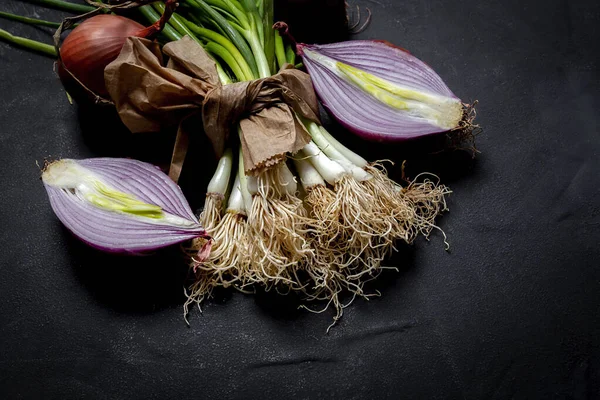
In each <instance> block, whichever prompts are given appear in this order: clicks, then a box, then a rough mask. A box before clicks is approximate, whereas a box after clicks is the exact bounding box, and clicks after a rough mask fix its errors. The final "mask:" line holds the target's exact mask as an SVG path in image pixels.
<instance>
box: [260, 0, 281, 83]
mask: <svg viewBox="0 0 600 400" xmlns="http://www.w3.org/2000/svg"><path fill="white" fill-rule="evenodd" d="M260 5H261V6H262V7H263V12H262V14H261V15H262V22H263V29H264V33H265V46H264V48H265V54H266V56H267V62H268V63H269V66H270V67H271V72H272V73H273V74H275V73H277V64H276V60H275V59H276V55H275V29H273V18H274V13H275V9H274V3H273V0H262V1H260Z"/></svg>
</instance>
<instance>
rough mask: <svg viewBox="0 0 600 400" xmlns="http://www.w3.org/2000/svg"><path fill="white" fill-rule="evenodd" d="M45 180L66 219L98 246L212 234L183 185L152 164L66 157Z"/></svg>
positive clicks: (132, 249) (131, 246)
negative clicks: (192, 206)
mask: <svg viewBox="0 0 600 400" xmlns="http://www.w3.org/2000/svg"><path fill="white" fill-rule="evenodd" d="M42 181H43V183H44V186H45V187H46V191H47V192H48V197H49V199H50V204H51V206H52V209H53V210H54V212H55V214H56V216H57V217H58V218H59V219H60V221H61V222H62V223H63V224H64V225H65V226H66V227H67V228H68V229H69V230H70V231H71V232H73V234H75V236H77V237H78V238H80V239H81V240H82V241H84V242H86V243H88V244H89V245H91V246H93V247H96V248H98V249H101V250H104V251H109V252H116V253H132V254H135V253H140V252H145V251H149V250H155V249H159V248H162V247H166V246H169V245H172V244H175V243H179V242H183V241H185V240H188V239H193V238H197V237H204V238H208V235H207V234H206V232H205V230H204V228H203V227H202V226H201V225H200V222H198V219H197V218H196V216H195V215H194V213H193V212H192V210H191V209H190V206H189V205H188V203H187V201H186V199H185V197H184V195H183V193H182V192H181V189H180V188H179V186H177V185H176V184H175V183H174V182H173V181H172V180H170V179H169V177H168V176H167V175H165V174H164V173H163V172H162V171H160V169H158V168H157V167H155V166H153V165H151V164H147V163H144V162H141V161H137V160H129V159H120V158H93V159H86V160H71V159H62V160H58V161H55V162H52V163H50V164H48V165H47V166H46V167H45V168H44V171H43V173H42ZM204 250H207V249H204Z"/></svg>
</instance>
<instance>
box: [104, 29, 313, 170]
mask: <svg viewBox="0 0 600 400" xmlns="http://www.w3.org/2000/svg"><path fill="white" fill-rule="evenodd" d="M163 53H164V54H165V55H166V56H168V57H169V61H168V63H167V65H166V66H163V65H164V61H163V55H162V54H161V52H160V47H159V45H158V44H157V43H155V42H152V41H150V40H147V39H140V38H134V37H131V38H128V39H127V41H126V43H125V45H124V46H123V50H122V51H121V53H120V55H119V57H118V58H117V59H116V60H115V61H113V62H112V63H111V64H109V65H108V66H107V67H106V69H105V73H104V77H105V81H106V87H107V89H108V92H109V94H110V96H111V98H112V99H113V101H114V103H115V106H116V108H117V111H118V112H119V115H120V117H121V120H122V121H123V123H124V124H125V125H126V126H127V127H128V128H129V129H130V130H131V131H132V132H134V133H138V132H153V131H159V130H160V129H161V128H163V127H165V126H168V125H173V124H179V130H178V134H177V140H176V143H175V149H174V151H173V157H172V161H171V168H170V171H169V176H171V178H173V179H174V180H175V181H177V179H178V178H179V174H180V172H181V167H182V165H183V160H184V159H185V154H186V152H187V145H188V138H189V135H190V134H192V132H193V131H199V130H200V129H201V127H200V126H199V125H200V124H201V125H202V127H203V128H204V132H205V133H206V135H207V136H208V138H209V139H210V141H211V143H212V145H213V148H214V151H215V153H216V155H217V156H219V157H220V156H221V155H222V154H223V152H224V150H225V147H226V144H227V141H228V138H229V135H230V132H232V130H233V132H234V133H236V129H237V128H236V125H237V123H238V122H239V127H240V143H241V146H242V151H243V155H244V169H245V172H246V174H248V175H251V174H256V173H258V172H260V171H262V170H263V169H265V168H268V167H269V166H271V165H273V164H276V163H277V162H279V161H280V160H282V159H283V158H284V157H285V154H286V153H295V152H297V151H298V150H300V149H301V148H302V147H304V146H305V145H306V144H307V143H308V142H309V141H310V135H309V134H308V132H306V129H305V128H304V126H303V124H302V123H301V122H299V121H298V119H297V116H296V114H298V115H300V116H302V117H304V118H307V119H309V120H311V121H314V122H319V119H318V117H317V116H318V102H317V97H316V94H315V92H314V90H313V87H312V83H311V81H310V78H309V76H308V75H307V74H305V73H304V72H302V71H299V70H296V69H293V68H286V69H282V70H281V71H280V72H279V73H278V74H277V75H274V76H271V77H268V78H264V79H258V80H254V81H249V82H238V83H233V84H229V85H224V86H223V85H221V83H220V81H219V77H218V74H217V69H216V66H215V62H214V61H213V60H212V59H211V58H210V56H209V55H208V53H206V51H205V50H204V49H203V48H202V47H201V46H200V45H198V44H197V43H196V42H195V41H194V40H193V39H191V38H190V37H188V36H185V37H184V38H182V39H180V40H178V41H175V42H171V43H168V44H167V45H165V46H164V47H163Z"/></svg>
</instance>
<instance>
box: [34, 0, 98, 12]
mask: <svg viewBox="0 0 600 400" xmlns="http://www.w3.org/2000/svg"><path fill="white" fill-rule="evenodd" d="M29 1H31V2H33V3H37V4H42V5H44V6H48V7H52V8H57V9H59V10H64V11H71V12H74V13H78V14H83V13H87V12H90V11H94V10H95V9H96V8H94V7H92V6H87V5H84V4H76V3H69V2H68V1H63V0H29Z"/></svg>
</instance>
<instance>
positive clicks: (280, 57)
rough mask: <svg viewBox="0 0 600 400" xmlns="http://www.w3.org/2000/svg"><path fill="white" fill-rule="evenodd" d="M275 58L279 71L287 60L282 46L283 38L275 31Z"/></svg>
mask: <svg viewBox="0 0 600 400" xmlns="http://www.w3.org/2000/svg"><path fill="white" fill-rule="evenodd" d="M275 56H276V57H277V65H278V66H279V68H280V69H281V67H283V65H284V64H285V63H287V58H286V55H285V47H284V46H283V38H282V37H281V35H280V34H279V32H278V31H275Z"/></svg>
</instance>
